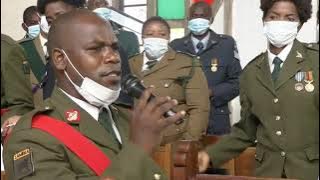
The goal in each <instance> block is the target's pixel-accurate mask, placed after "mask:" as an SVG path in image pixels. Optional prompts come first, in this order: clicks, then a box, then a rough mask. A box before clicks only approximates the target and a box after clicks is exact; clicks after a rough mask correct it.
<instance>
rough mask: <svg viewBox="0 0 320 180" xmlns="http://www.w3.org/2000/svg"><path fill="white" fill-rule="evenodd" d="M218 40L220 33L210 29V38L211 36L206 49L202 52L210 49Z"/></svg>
mask: <svg viewBox="0 0 320 180" xmlns="http://www.w3.org/2000/svg"><path fill="white" fill-rule="evenodd" d="M218 41H219V37H218V35H217V34H216V33H215V32H213V31H210V38H209V41H208V44H207V46H206V48H205V50H204V51H202V53H204V52H205V51H207V50H208V49H211V47H212V46H214V45H216V44H218Z"/></svg>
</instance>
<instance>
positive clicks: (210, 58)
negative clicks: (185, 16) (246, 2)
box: [170, 2, 241, 135]
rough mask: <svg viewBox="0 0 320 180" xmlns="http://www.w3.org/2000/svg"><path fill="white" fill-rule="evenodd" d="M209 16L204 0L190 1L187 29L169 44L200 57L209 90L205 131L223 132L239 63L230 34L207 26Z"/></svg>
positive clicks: (235, 92) (227, 126)
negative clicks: (201, 0)
mask: <svg viewBox="0 0 320 180" xmlns="http://www.w3.org/2000/svg"><path fill="white" fill-rule="evenodd" d="M211 18H212V10H211V7H210V6H209V5H208V4H207V3H205V2H198V3H195V4H193V5H192V6H191V7H190V15H189V23H188V28H189V30H190V31H191V33H190V34H188V35H187V36H185V37H183V38H181V39H176V40H174V41H172V42H171V44H170V46H171V47H172V48H173V49H174V50H176V51H182V52H186V53H189V54H193V55H195V56H197V58H198V59H199V60H200V62H201V64H202V69H203V71H204V73H205V75H206V78H207V82H208V86H209V93H210V104H211V105H210V118H209V127H208V129H207V133H208V134H214V135H223V134H227V133H229V132H230V118H229V115H230V111H229V108H228V103H229V102H230V101H231V100H232V99H233V98H235V97H236V96H238V95H239V75H240V72H241V66H240V62H239V57H238V53H237V48H236V44H235V42H234V40H233V38H232V37H230V36H226V35H219V34H216V33H215V32H214V31H212V30H210V29H209V26H210V19H211ZM199 27H200V28H199Z"/></svg>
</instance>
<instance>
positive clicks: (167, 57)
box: [143, 49, 175, 76]
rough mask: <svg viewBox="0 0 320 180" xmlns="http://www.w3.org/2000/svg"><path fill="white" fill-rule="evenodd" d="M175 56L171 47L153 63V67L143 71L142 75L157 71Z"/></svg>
mask: <svg viewBox="0 0 320 180" xmlns="http://www.w3.org/2000/svg"><path fill="white" fill-rule="evenodd" d="M174 57H175V52H174V51H173V50H171V49H169V51H168V52H167V53H166V54H165V55H164V56H163V58H162V59H161V60H160V61H159V62H158V63H157V64H156V65H155V66H153V68H151V69H150V70H149V71H144V72H143V75H144V76H148V75H150V74H152V73H154V72H156V71H159V70H160V69H162V68H165V67H166V66H168V65H169V61H168V60H171V59H174Z"/></svg>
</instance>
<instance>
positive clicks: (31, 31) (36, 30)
mask: <svg viewBox="0 0 320 180" xmlns="http://www.w3.org/2000/svg"><path fill="white" fill-rule="evenodd" d="M39 34H40V25H39V24H37V25H33V26H29V27H28V35H29V36H30V37H31V38H35V37H37V36H38V35H39Z"/></svg>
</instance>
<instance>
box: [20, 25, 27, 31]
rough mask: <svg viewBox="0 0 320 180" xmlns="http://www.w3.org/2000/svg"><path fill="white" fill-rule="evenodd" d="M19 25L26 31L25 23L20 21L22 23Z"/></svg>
mask: <svg viewBox="0 0 320 180" xmlns="http://www.w3.org/2000/svg"><path fill="white" fill-rule="evenodd" d="M21 27H22V29H23V30H25V31H26V32H28V27H27V25H26V23H22V24H21Z"/></svg>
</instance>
